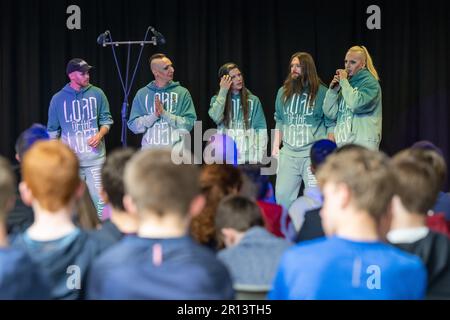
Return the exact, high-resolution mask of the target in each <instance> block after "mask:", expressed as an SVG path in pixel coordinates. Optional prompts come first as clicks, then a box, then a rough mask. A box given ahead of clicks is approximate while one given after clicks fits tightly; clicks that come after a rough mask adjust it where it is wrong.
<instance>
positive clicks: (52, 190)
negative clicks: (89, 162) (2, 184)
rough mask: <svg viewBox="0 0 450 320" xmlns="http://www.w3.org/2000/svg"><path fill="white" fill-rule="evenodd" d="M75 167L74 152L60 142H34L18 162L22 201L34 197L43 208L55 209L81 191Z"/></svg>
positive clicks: (77, 168)
mask: <svg viewBox="0 0 450 320" xmlns="http://www.w3.org/2000/svg"><path fill="white" fill-rule="evenodd" d="M78 170H79V163H78V159H77V157H76V155H75V154H74V153H73V151H72V150H71V149H70V148H69V147H68V146H66V145H65V144H64V143H62V142H61V141H59V140H49V141H38V142H36V143H35V144H33V146H32V147H31V148H30V150H28V151H27V152H26V153H25V155H24V158H23V161H22V178H23V182H22V183H21V186H20V191H21V194H22V197H23V198H24V199H25V202H26V203H29V204H31V203H32V201H33V200H35V201H37V202H38V203H39V206H40V207H41V208H42V209H44V210H47V211H51V212H54V211H58V210H60V209H62V208H64V207H66V206H68V205H69V204H70V202H71V200H72V199H74V198H76V197H81V195H82V193H83V191H84V190H83V185H82V184H81V181H80V177H79V175H78Z"/></svg>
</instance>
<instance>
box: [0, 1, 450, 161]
mask: <svg viewBox="0 0 450 320" xmlns="http://www.w3.org/2000/svg"><path fill="white" fill-rule="evenodd" d="M71 4H76V5H78V6H79V7H80V8H81V27H82V29H81V30H68V29H67V27H66V20H67V18H68V17H69V14H67V13H66V9H67V7H68V6H69V5H71ZM371 4H376V5H378V6H379V7H380V8H381V30H369V29H368V28H367V27H366V20H367V18H368V17H369V14H367V13H366V9H367V7H368V6H369V5H371ZM449 10H450V5H449V4H448V2H446V1H437V0H436V1H432V0H430V1H422V0H421V1H356V0H355V1H352V0H340V1H323V0H320V1H301V0H297V1H286V0H285V1H283V0H266V1H256V0H242V1H213V0H189V1H188V0H164V1H162V0H161V1H153V0H147V1H138V0H126V1H125V0H120V1H107V0H90V1H80V0H78V1H77V0H70V1H64V0H2V1H0V18H1V19H0V37H1V39H0V40H1V50H0V61H1V65H0V73H1V75H0V88H1V91H0V99H1V100H0V107H1V119H0V130H1V131H0V133H1V141H0V153H1V154H2V155H5V156H7V157H9V158H11V159H12V158H13V153H14V152H13V147H14V141H15V139H16V137H17V136H18V134H19V133H20V132H21V131H22V130H23V129H25V128H26V127H28V126H30V125H31V124H32V123H33V122H41V123H46V122H47V108H48V104H49V101H50V99H51V97H52V95H53V94H54V93H55V92H56V91H58V90H60V89H61V87H62V86H64V85H65V83H66V82H67V81H68V80H67V78H66V75H65V66H66V63H67V61H68V60H69V59H70V58H72V57H83V58H85V59H86V60H87V61H88V62H89V63H90V64H92V65H94V66H96V69H95V70H94V71H93V72H92V73H91V82H92V83H93V84H95V85H97V86H99V87H101V88H102V89H103V90H104V91H105V93H106V95H107V97H108V99H109V102H110V105H111V111H112V114H113V117H114V120H115V122H116V124H115V125H114V126H113V128H112V132H111V133H110V134H109V135H108V136H107V146H108V149H109V150H111V149H112V148H114V147H117V146H120V107H121V102H122V91H121V87H120V83H119V80H118V77H117V72H116V69H115V66H114V60H113V57H112V53H111V50H110V48H103V47H101V46H99V45H97V44H96V38H97V36H98V35H99V34H100V33H102V32H103V31H105V30H107V29H108V30H110V31H111V32H112V35H113V38H114V40H138V39H142V38H143V36H144V32H145V30H146V28H147V27H148V26H149V25H151V26H154V27H155V28H156V29H157V30H159V31H160V32H161V33H163V34H164V35H165V37H166V40H167V44H166V45H165V46H163V47H153V46H147V47H146V48H145V50H144V54H143V60H142V62H141V65H140V67H139V70H138V73H137V77H136V81H135V85H134V86H133V88H132V90H131V98H130V103H131V101H132V98H133V96H134V94H135V92H136V91H137V90H138V89H139V88H140V87H142V86H143V85H145V84H147V83H148V82H149V81H150V80H151V74H150V71H149V67H148V63H147V59H148V57H149V56H150V55H151V54H153V53H155V52H157V51H161V52H164V53H166V54H167V55H168V56H169V57H170V58H171V59H172V61H173V63H174V66H175V70H176V71H175V79H176V80H178V81H180V82H181V84H182V85H183V86H185V87H187V88H188V89H189V90H190V92H191V94H192V97H193V100H194V103H195V106H196V109H197V114H198V118H199V120H202V121H203V128H204V129H206V128H210V127H212V125H213V124H212V121H211V120H210V119H209V117H208V114H207V110H208V107H209V100H210V98H211V96H212V95H213V94H214V93H215V91H216V90H217V88H218V81H217V78H216V74H217V69H218V67H219V66H220V65H221V64H223V63H224V62H227V61H230V60H231V61H234V62H236V63H238V64H239V65H240V66H241V69H242V71H243V73H244V75H245V79H246V84H247V86H248V88H249V89H250V90H252V91H253V92H254V93H255V94H256V95H257V96H259V97H260V99H261V101H262V104H263V107H264V109H265V114H266V118H267V121H268V125H269V126H270V127H273V126H274V121H273V112H274V100H275V95H276V91H277V89H278V87H279V86H280V85H281V84H282V82H283V79H284V78H285V76H286V73H287V66H288V63H289V57H290V55H291V54H292V53H294V52H295V51H307V52H310V53H311V54H312V55H313V57H314V58H315V61H316V64H317V68H318V72H319V74H320V76H321V78H322V79H323V80H324V82H325V83H326V84H328V83H329V81H330V80H331V78H332V76H333V74H334V72H335V70H336V69H337V68H338V67H342V65H343V58H344V55H345V52H346V50H347V49H348V48H349V47H350V46H352V45H355V44H358V45H361V44H363V45H365V46H367V48H368V49H369V51H370V52H371V54H372V56H373V59H374V62H375V66H376V68H377V70H378V72H379V74H380V76H381V86H382V89H383V140H382V145H381V148H382V149H383V150H384V151H386V152H387V153H388V154H392V153H394V152H396V151H398V150H399V149H401V148H404V147H406V146H409V145H410V144H411V143H413V142H414V141H416V140H419V139H427V140H431V141H432V142H434V143H436V144H437V145H438V146H440V147H441V148H442V149H443V151H444V153H445V155H446V157H447V159H448V155H449V151H450V148H449V147H450V146H449V127H448V123H449V111H448V103H449V93H448V92H449V89H450V84H449V83H450V82H449V80H450V79H449V72H450V67H449V62H448V57H449V53H450V52H449V46H450V28H449V27H450V22H449V21H450V19H449ZM125 51H126V50H125V47H121V48H119V49H118V53H119V60H120V61H121V62H122V63H123V64H124V63H125ZM137 52H138V47H134V48H133V53H134V54H135V55H137ZM132 61H134V59H133V60H132ZM128 136H129V142H130V145H134V146H139V143H140V142H139V141H140V137H136V136H134V135H132V134H131V133H130V132H129V135H128Z"/></svg>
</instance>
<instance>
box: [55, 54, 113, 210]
mask: <svg viewBox="0 0 450 320" xmlns="http://www.w3.org/2000/svg"><path fill="white" fill-rule="evenodd" d="M91 68H93V67H92V66H90V65H89V64H88V63H87V62H86V61H84V60H83V59H79V58H74V59H72V60H70V61H69V63H68V64H67V67H66V74H67V76H68V77H69V79H70V82H69V83H68V84H66V85H65V86H64V88H62V89H61V90H60V91H59V92H57V93H56V94H55V95H54V96H53V98H52V100H51V101H50V107H49V111H48V123H47V131H48V133H49V135H50V137H51V138H53V139H57V138H61V139H62V141H63V142H64V143H65V144H67V145H68V146H69V147H70V148H71V149H72V150H73V151H74V152H75V153H76V155H77V156H78V159H79V161H80V176H81V178H82V179H83V180H85V181H86V184H87V186H88V189H89V194H90V195H91V198H92V201H93V202H94V204H95V207H96V209H97V213H98V214H99V216H100V215H101V212H102V209H103V206H104V203H103V201H102V199H101V197H100V187H101V178H100V177H101V174H100V173H101V172H100V171H101V167H102V165H103V163H104V162H105V154H106V152H105V141H104V139H103V138H104V136H105V135H106V134H107V133H108V132H109V129H110V127H111V125H112V124H113V119H112V116H111V112H110V110H109V103H108V99H107V98H106V96H105V94H104V93H103V91H102V90H101V89H100V88H98V87H95V86H93V85H91V84H90V83H89V70H90V69H91Z"/></svg>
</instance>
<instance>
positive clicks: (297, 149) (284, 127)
mask: <svg viewBox="0 0 450 320" xmlns="http://www.w3.org/2000/svg"><path fill="white" fill-rule="evenodd" d="M283 92H284V88H283V87H281V88H280V89H279V90H278V93H277V98H276V101H275V122H276V126H275V128H276V129H278V130H280V131H281V132H282V135H283V152H284V153H286V154H288V155H290V156H293V157H300V158H306V157H309V152H310V149H311V145H312V144H313V143H314V142H315V141H317V140H320V139H326V138H327V134H328V133H332V132H333V130H334V122H333V121H332V120H331V119H329V118H327V117H326V116H325V115H324V113H323V110H322V104H323V100H324V97H325V93H326V88H325V86H323V85H320V86H319V90H318V92H317V95H316V97H315V99H314V103H313V105H312V106H310V105H309V99H310V95H309V87H306V88H305V89H304V90H303V91H302V92H301V93H300V94H294V95H293V96H292V97H291V98H290V99H289V100H287V101H286V102H283Z"/></svg>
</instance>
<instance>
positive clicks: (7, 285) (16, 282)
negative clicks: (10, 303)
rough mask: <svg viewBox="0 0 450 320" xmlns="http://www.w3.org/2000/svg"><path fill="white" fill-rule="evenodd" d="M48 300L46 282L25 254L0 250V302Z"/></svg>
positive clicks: (9, 249) (13, 250) (48, 289)
mask: <svg viewBox="0 0 450 320" xmlns="http://www.w3.org/2000/svg"><path fill="white" fill-rule="evenodd" d="M49 298H50V288H49V284H48V281H47V280H46V278H45V277H44V276H43V274H42V273H41V270H40V269H39V267H38V266H37V265H35V264H34V263H33V262H32V261H31V259H30V258H29V257H28V256H27V255H26V253H25V252H23V251H22V250H18V249H15V248H0V300H28V299H32V300H36V299H49Z"/></svg>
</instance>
